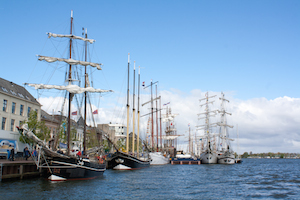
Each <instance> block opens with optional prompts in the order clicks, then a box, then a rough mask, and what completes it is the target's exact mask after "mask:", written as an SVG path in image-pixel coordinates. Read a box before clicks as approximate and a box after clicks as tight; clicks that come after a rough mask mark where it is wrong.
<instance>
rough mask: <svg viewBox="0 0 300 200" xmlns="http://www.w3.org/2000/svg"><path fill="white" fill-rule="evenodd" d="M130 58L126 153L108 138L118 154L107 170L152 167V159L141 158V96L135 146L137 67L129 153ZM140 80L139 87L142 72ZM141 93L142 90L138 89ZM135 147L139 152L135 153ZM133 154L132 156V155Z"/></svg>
mask: <svg viewBox="0 0 300 200" xmlns="http://www.w3.org/2000/svg"><path fill="white" fill-rule="evenodd" d="M129 66H130V57H129V54H128V80H127V83H128V84H127V85H128V87H127V136H126V153H124V152H121V151H119V150H118V148H117V147H116V145H115V144H114V143H113V142H112V141H111V140H110V139H109V137H107V140H108V141H109V142H110V143H111V144H112V145H113V146H114V148H115V150H116V152H115V153H114V154H113V155H112V156H111V158H109V159H108V160H107V162H108V163H107V168H108V169H114V170H135V169H142V168H146V167H149V166H150V159H149V157H148V155H147V157H141V158H140V157H139V147H140V145H139V118H140V111H139V104H140V103H139V96H138V103H137V105H138V125H137V127H138V131H137V140H136V141H137V144H135V128H134V127H135V108H134V106H135V66H134V76H133V77H134V79H133V103H132V105H133V112H132V115H133V128H132V135H133V137H132V151H131V152H130V151H129V71H130V70H129V69H130V67H129ZM138 77H139V80H138V85H140V72H139V76H138ZM138 91H140V89H138ZM135 145H136V149H137V152H135ZM130 153H132V155H131V154H130Z"/></svg>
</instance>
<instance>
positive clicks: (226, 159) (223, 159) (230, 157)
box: [218, 152, 235, 165]
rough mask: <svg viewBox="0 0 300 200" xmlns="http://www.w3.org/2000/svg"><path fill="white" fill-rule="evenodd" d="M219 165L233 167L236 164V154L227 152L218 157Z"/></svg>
mask: <svg viewBox="0 0 300 200" xmlns="http://www.w3.org/2000/svg"><path fill="white" fill-rule="evenodd" d="M218 164H225V165H232V164H235V158H234V154H233V153H230V152H225V153H223V154H221V155H219V156H218Z"/></svg>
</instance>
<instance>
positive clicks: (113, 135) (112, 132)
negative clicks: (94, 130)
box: [97, 124, 127, 143]
mask: <svg viewBox="0 0 300 200" xmlns="http://www.w3.org/2000/svg"><path fill="white" fill-rule="evenodd" d="M97 127H98V128H99V129H100V130H102V131H103V132H104V133H105V134H107V135H108V136H109V138H110V139H111V140H112V141H113V142H114V143H116V142H117V141H118V140H119V139H124V138H126V134H127V127H126V126H125V125H122V124H98V125H97Z"/></svg>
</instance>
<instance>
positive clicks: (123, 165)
mask: <svg viewBox="0 0 300 200" xmlns="http://www.w3.org/2000/svg"><path fill="white" fill-rule="evenodd" d="M149 166H150V161H148V158H146V159H145V161H144V160H142V158H140V159H138V158H137V157H135V156H131V155H129V154H127V153H123V152H120V151H118V152H116V153H114V154H113V155H112V157H111V158H110V159H109V161H108V166H107V168H108V169H115V170H134V169H142V168H146V167H149Z"/></svg>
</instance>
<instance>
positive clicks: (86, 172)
mask: <svg viewBox="0 0 300 200" xmlns="http://www.w3.org/2000/svg"><path fill="white" fill-rule="evenodd" d="M49 160H50V164H49V165H50V166H51V167H49V168H48V166H47V164H46V163H44V164H43V165H42V167H45V168H46V170H44V171H43V177H45V178H48V179H50V180H57V181H58V180H88V179H95V178H98V177H101V176H102V175H103V173H104V171H105V168H106V166H105V164H100V163H97V162H91V161H90V160H89V159H77V158H58V157H54V158H50V159H49ZM47 168H48V169H47Z"/></svg>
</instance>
